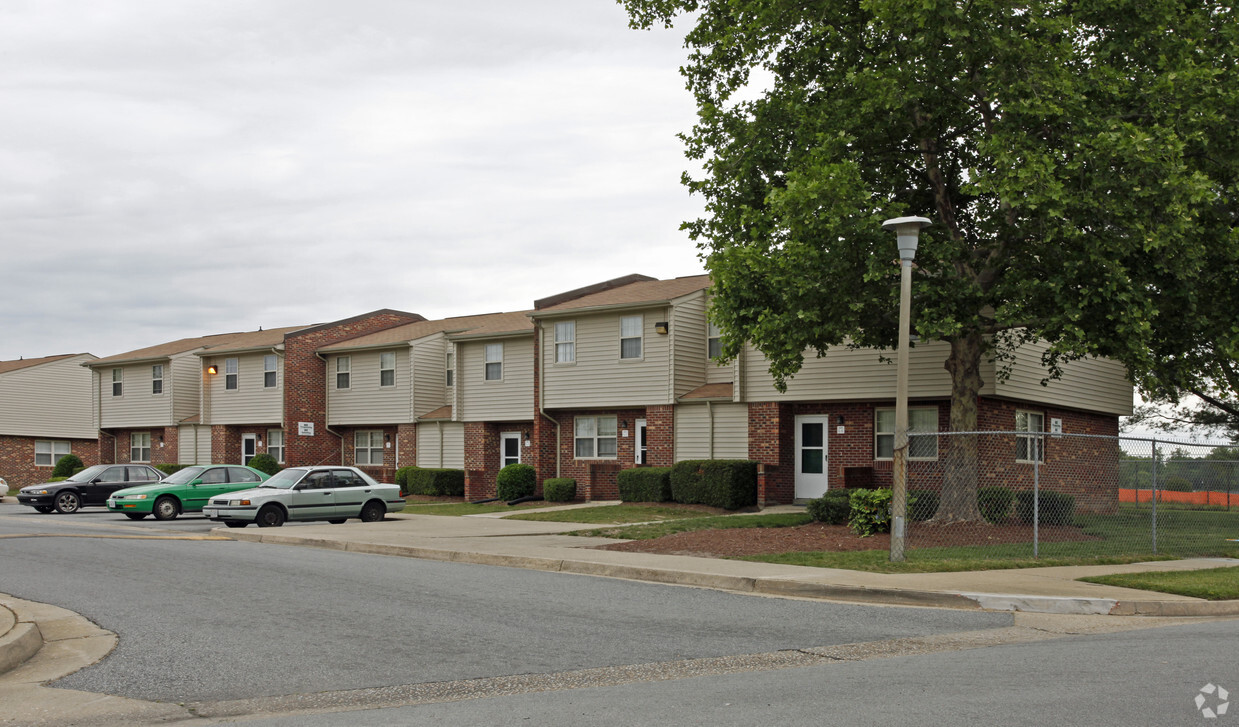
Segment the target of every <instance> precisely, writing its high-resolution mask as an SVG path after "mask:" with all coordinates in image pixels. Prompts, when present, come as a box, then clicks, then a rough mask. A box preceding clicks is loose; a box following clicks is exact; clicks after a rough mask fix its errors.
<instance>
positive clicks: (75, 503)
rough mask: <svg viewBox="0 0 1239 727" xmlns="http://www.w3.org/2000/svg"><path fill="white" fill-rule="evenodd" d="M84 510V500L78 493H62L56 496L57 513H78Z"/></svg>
mask: <svg viewBox="0 0 1239 727" xmlns="http://www.w3.org/2000/svg"><path fill="white" fill-rule="evenodd" d="M81 508H82V498H81V497H78V494H77V493H76V492H60V493H57V494H56V512H60V513H65V514H66V515H67V514H69V513H71V512H77V511H78V510H80V509H81Z"/></svg>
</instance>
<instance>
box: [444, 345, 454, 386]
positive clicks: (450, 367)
mask: <svg viewBox="0 0 1239 727" xmlns="http://www.w3.org/2000/svg"><path fill="white" fill-rule="evenodd" d="M446 368H447V385H448V386H455V385H456V354H454V353H449V354H448V355H447V366H446Z"/></svg>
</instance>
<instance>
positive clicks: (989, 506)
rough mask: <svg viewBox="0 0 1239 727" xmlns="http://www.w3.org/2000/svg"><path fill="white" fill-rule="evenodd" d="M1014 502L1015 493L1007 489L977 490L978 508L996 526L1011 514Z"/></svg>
mask: <svg viewBox="0 0 1239 727" xmlns="http://www.w3.org/2000/svg"><path fill="white" fill-rule="evenodd" d="M1013 502H1015V491H1014V490H1010V489H1008V488H1006V487H982V488H981V489H979V490H977V507H978V508H979V509H980V510H981V515H982V517H984V518H985V519H986V520H987V521H988V522H990V523H993V524H995V525H997V524H999V523H1001V522H1003V521H1004V520H1006V519H1007V516H1008V515H1010V514H1011V504H1012V503H1013Z"/></svg>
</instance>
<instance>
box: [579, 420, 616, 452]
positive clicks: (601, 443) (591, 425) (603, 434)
mask: <svg viewBox="0 0 1239 727" xmlns="http://www.w3.org/2000/svg"><path fill="white" fill-rule="evenodd" d="M615 419H616V418H615V417H613V416H611V417H577V418H576V427H575V429H576V458H577V459H615V454H616V449H615V444H616V441H617V440H616V438H615V432H616V426H615V425H616V421H615Z"/></svg>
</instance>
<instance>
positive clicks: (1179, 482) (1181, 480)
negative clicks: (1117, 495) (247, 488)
mask: <svg viewBox="0 0 1239 727" xmlns="http://www.w3.org/2000/svg"><path fill="white" fill-rule="evenodd" d="M57 466H59V465H57ZM1162 489H1163V490H1168V491H1170V492H1192V491H1193V490H1194V489H1195V488H1193V487H1192V482H1191V480H1189V479H1187V478H1186V477H1184V476H1183V475H1170V476H1169V477H1167V478H1166V479H1165V481H1164V482H1162Z"/></svg>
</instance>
